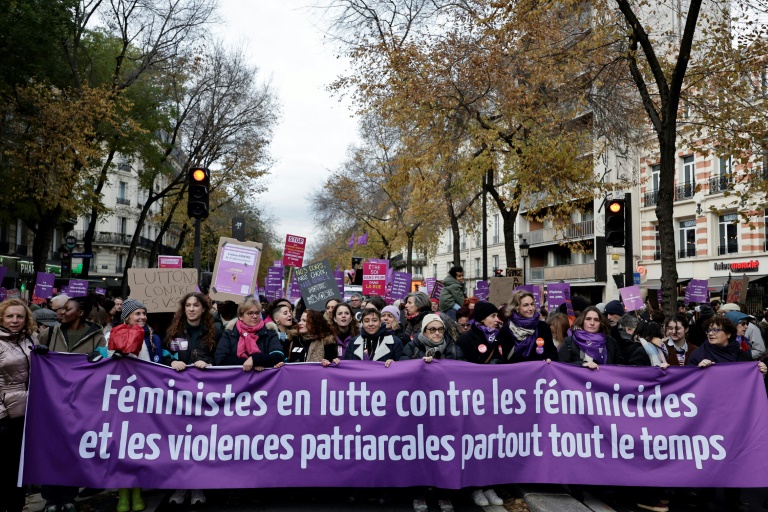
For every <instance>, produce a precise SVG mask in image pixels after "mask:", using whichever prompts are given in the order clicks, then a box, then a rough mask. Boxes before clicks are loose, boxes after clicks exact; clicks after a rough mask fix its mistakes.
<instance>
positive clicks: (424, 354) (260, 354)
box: [0, 267, 768, 512]
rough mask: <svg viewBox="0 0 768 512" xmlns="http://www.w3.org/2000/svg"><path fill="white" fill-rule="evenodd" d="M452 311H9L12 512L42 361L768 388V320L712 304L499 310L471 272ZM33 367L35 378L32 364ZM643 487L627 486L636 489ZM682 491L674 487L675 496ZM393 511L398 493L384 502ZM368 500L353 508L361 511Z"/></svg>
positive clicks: (419, 307)
mask: <svg viewBox="0 0 768 512" xmlns="http://www.w3.org/2000/svg"><path fill="white" fill-rule="evenodd" d="M443 284H444V287H443V288H442V291H441V292H440V296H439V297H434V298H430V297H429V296H428V295H427V294H425V293H423V292H420V291H418V292H412V293H408V294H407V296H406V298H405V300H402V301H401V300H396V301H394V303H393V304H389V305H388V304H387V303H386V302H385V301H384V299H382V297H379V296H369V297H363V296H362V295H361V294H358V293H355V294H353V295H352V296H351V298H350V299H349V301H348V302H346V301H342V300H338V299H330V300H328V301H327V303H326V304H325V310H324V312H323V311H315V310H312V309H307V308H306V306H305V304H304V300H303V299H299V300H297V301H295V302H294V303H292V302H291V301H289V300H287V299H284V298H283V299H277V300H273V301H270V302H268V301H267V300H266V298H265V297H264V296H256V297H254V296H248V297H246V298H245V299H244V300H243V301H242V302H240V303H235V302H232V301H225V302H218V303H213V302H212V301H211V300H210V299H209V297H208V296H207V294H205V293H201V292H192V293H188V294H187V295H186V296H184V297H183V298H182V299H181V301H180V302H179V304H178V309H177V311H176V312H175V313H173V314H172V315H171V314H168V315H167V317H161V316H160V315H159V314H153V311H149V310H148V309H147V307H146V306H145V305H144V304H143V303H141V302H140V301H138V300H135V299H132V298H125V299H122V298H119V297H116V298H112V299H106V298H105V297H102V296H99V297H97V296H94V295H89V296H86V297H73V298H69V297H67V296H65V295H58V296H55V297H53V298H51V299H50V300H49V301H48V302H47V304H45V305H43V307H38V306H32V308H33V309H34V311H33V310H32V309H31V308H30V307H28V306H27V304H26V303H25V302H24V301H22V300H20V299H9V300H6V301H4V302H2V303H0V319H1V321H2V325H0V396H2V402H1V403H0V426H1V427H0V436H2V440H1V441H0V446H2V447H3V448H2V449H3V451H4V454H3V457H2V461H1V462H0V464H2V468H3V469H2V474H1V476H0V478H2V480H1V481H0V487H1V489H0V511H14V512H17V511H21V510H22V508H23V507H24V503H25V488H24V487H17V484H16V482H17V475H18V470H19V459H20V454H21V449H22V435H23V428H24V416H25V405H26V399H27V388H28V383H29V373H30V365H31V363H30V361H34V358H32V357H31V354H32V353H33V352H34V353H36V354H38V355H40V356H41V357H45V356H46V355H47V354H48V353H49V352H69V353H79V354H85V355H87V357H88V360H89V361H91V362H96V361H99V360H102V359H104V358H110V357H111V358H120V357H137V358H139V359H142V360H145V361H151V362H154V363H158V364H162V365H166V366H169V367H171V368H173V370H175V371H177V372H183V371H185V370H187V368H189V367H191V366H194V367H196V368H199V369H205V368H207V367H209V366H238V367H241V368H242V371H244V372H250V371H254V372H261V371H263V370H265V369H279V368H281V367H283V366H284V365H291V364H294V363H308V362H311V363H319V364H321V365H322V366H325V367H328V366H334V365H343V364H344V361H346V360H359V361H377V362H380V363H383V364H384V366H385V367H390V366H391V365H393V364H394V365H396V364H397V362H398V361H402V360H407V359H419V360H422V361H423V362H424V364H430V363H432V362H433V361H434V360H435V359H452V360H459V361H466V362H468V363H474V364H481V365H484V364H515V363H520V362H527V361H539V362H541V364H546V363H549V362H558V361H559V362H562V363H569V364H572V365H578V366H581V367H584V368H585V371H587V370H592V371H598V370H599V369H600V367H602V366H603V365H630V366H655V367H659V368H661V369H667V368H668V367H670V366H686V365H687V366H699V367H703V368H706V367H710V366H712V365H715V364H718V363H726V362H740V361H741V362H744V371H745V372H746V371H758V372H760V373H762V374H763V375H765V374H766V365H765V363H764V362H763V358H764V356H765V341H764V340H765V339H766V333H767V332H768V312H766V317H765V318H760V319H757V318H755V317H753V316H750V315H748V314H746V313H744V312H742V311H741V309H742V308H741V307H740V306H739V305H738V304H733V303H729V304H720V302H719V301H715V300H713V301H712V302H711V303H702V304H700V305H698V306H696V305H690V306H689V307H686V305H684V304H682V303H681V304H679V313H678V314H676V315H674V316H670V317H664V316H663V314H662V313H661V312H660V311H658V310H653V309H652V308H651V307H650V304H648V306H647V308H646V309H645V310H639V311H633V312H629V313H628V312H626V311H625V307H624V305H623V304H622V303H621V302H620V301H618V300H613V301H610V302H608V303H607V304H597V305H590V304H588V303H587V302H586V301H585V300H584V299H582V298H581V297H573V298H572V299H571V300H570V301H569V302H568V303H567V304H562V305H561V306H559V307H557V308H553V309H552V310H551V311H547V309H546V302H544V301H543V302H544V304H542V305H539V306H537V304H536V302H535V297H534V295H533V294H532V293H530V292H528V291H524V290H517V291H515V292H513V293H512V294H511V296H510V297H508V299H507V300H506V302H505V303H503V304H499V305H498V306H497V305H495V304H493V303H491V302H487V301H481V300H478V299H477V298H476V297H470V298H467V297H466V291H465V290H464V287H463V271H462V269H461V267H454V268H453V269H451V272H450V276H449V277H448V278H446V279H445V281H444V283H443ZM32 364H34V363H33V362H32ZM186 483H187V484H189V485H187V487H197V488H192V489H187V488H185V489H177V490H175V491H174V492H173V493H172V494H171V495H170V497H169V502H170V504H171V505H175V506H178V507H184V506H186V505H187V504H189V505H198V504H202V503H205V502H206V499H207V497H206V490H205V489H204V487H205V480H204V479H201V480H200V481H199V482H186ZM631 483H632V481H631V479H630V478H628V481H627V484H628V485H631ZM671 484H674V483H673V482H671ZM79 491H80V489H79V488H75V487H64V486H51V485H43V486H42V497H43V498H44V499H45V500H46V506H45V508H44V510H45V511H46V512H74V511H75V510H76V507H75V504H74V502H75V498H76V496H77V495H78V492H79ZM716 491H717V490H716V489H713V488H706V489H675V488H674V485H671V486H670V487H669V488H663V489H662V488H634V489H633V490H630V492H633V493H634V494H633V496H636V498H635V499H636V502H637V506H638V507H639V508H641V509H644V510H653V511H659V512H664V511H666V510H669V504H670V500H673V501H674V500H679V501H681V502H686V503H690V504H691V505H692V506H696V507H698V509H704V508H707V507H711V506H712V503H713V500H712V495H713V494H714V493H715V492H716ZM371 492H372V493H374V494H375V495H376V497H377V498H378V499H379V500H381V501H382V502H386V501H387V499H389V495H388V492H387V489H375V490H374V489H371ZM408 492H410V493H411V494H412V499H413V508H414V511H415V512H426V511H427V510H428V500H435V501H436V502H437V503H438V504H439V508H440V510H441V511H442V512H451V511H452V510H453V506H452V504H451V501H450V499H451V497H452V496H453V494H452V492H451V491H447V490H440V489H431V488H430V489H426V488H424V489H421V488H415V489H410V490H409V491H408ZM465 492H467V493H469V494H470V495H471V499H472V500H473V502H474V503H475V504H476V505H478V506H487V505H489V504H491V505H501V504H503V501H502V500H501V498H500V497H499V496H498V495H497V493H496V492H495V491H494V489H493V488H471V489H466V490H465ZM360 498H361V495H360V493H359V492H355V493H350V495H349V499H350V500H356V499H360ZM725 501H726V504H727V506H728V507H729V509H730V510H740V509H742V507H743V504H742V503H741V497H740V492H739V490H738V489H732V488H731V489H725ZM144 508H145V504H144V502H143V499H142V492H141V489H140V488H123V489H119V493H118V503H117V511H118V512H128V511H129V510H133V511H141V510H144Z"/></svg>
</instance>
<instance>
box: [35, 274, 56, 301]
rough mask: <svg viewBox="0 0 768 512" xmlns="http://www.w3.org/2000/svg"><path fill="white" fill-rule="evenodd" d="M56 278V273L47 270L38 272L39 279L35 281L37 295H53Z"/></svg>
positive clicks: (44, 296) (43, 297) (45, 297)
mask: <svg viewBox="0 0 768 512" xmlns="http://www.w3.org/2000/svg"><path fill="white" fill-rule="evenodd" d="M54 279H56V276H55V275H54V274H49V273H47V272H38V273H37V281H36V282H35V292H34V296H35V297H40V298H41V299H47V298H49V297H51V296H52V295H53V280H54Z"/></svg>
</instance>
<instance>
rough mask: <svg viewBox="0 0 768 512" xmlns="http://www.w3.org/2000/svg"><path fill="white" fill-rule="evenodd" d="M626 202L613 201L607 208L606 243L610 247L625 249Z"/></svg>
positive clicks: (621, 200)
mask: <svg viewBox="0 0 768 512" xmlns="http://www.w3.org/2000/svg"><path fill="white" fill-rule="evenodd" d="M624 208H625V204H624V200H623V199H611V200H610V201H608V204H607V205H606V208H605V243H606V245H608V246H610V247H624V236H625V233H624V213H625V211H624Z"/></svg>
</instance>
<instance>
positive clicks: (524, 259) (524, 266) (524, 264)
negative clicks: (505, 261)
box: [523, 256, 528, 286]
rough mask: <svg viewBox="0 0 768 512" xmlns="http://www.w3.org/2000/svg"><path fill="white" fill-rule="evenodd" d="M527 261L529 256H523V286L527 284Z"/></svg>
mask: <svg viewBox="0 0 768 512" xmlns="http://www.w3.org/2000/svg"><path fill="white" fill-rule="evenodd" d="M526 263H528V256H523V286H525V271H526V270H527V269H526Z"/></svg>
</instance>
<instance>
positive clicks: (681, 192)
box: [675, 183, 696, 201]
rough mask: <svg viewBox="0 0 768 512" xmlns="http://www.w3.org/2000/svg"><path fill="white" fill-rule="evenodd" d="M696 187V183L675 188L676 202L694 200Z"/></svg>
mask: <svg viewBox="0 0 768 512" xmlns="http://www.w3.org/2000/svg"><path fill="white" fill-rule="evenodd" d="M695 188H696V185H695V184H694V183H684V184H683V185H678V186H676V187H675V201H683V200H685V199H693V194H694V193H695V192H694V189H695Z"/></svg>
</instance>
